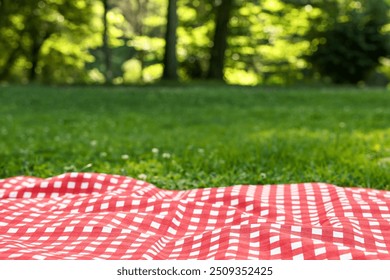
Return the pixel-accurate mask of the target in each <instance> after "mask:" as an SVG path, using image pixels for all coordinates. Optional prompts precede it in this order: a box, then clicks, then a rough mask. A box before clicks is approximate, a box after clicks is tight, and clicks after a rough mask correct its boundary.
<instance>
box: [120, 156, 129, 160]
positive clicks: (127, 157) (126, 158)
mask: <svg viewBox="0 0 390 280" xmlns="http://www.w3.org/2000/svg"><path fill="white" fill-rule="evenodd" d="M121 158H122V159H123V160H128V159H129V158H130V157H129V155H122V156H121Z"/></svg>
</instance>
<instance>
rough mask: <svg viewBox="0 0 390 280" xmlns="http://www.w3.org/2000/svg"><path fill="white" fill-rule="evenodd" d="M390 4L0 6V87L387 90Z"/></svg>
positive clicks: (210, 0) (161, 1)
mask: <svg viewBox="0 0 390 280" xmlns="http://www.w3.org/2000/svg"><path fill="white" fill-rule="evenodd" d="M389 5H390V0H207V1H206V0H177V1H176V0H17V1H14V0H0V84H1V83H3V84H7V83H8V84H17V83H22V84H26V83H37V84H116V85H120V84H146V83H155V82H157V81H160V80H173V81H182V82H186V81H194V80H221V81H225V82H226V83H228V84H240V85H300V84H309V85H310V84H314V85H318V84H321V85H324V84H325V85H326V84H357V85H369V86H387V85H388V84H389V81H390V21H389Z"/></svg>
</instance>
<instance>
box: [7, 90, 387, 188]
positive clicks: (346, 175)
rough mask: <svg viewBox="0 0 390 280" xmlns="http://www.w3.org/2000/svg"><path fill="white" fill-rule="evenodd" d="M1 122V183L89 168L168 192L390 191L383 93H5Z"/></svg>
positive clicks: (323, 91) (377, 91) (179, 91)
mask: <svg viewBox="0 0 390 280" xmlns="http://www.w3.org/2000/svg"><path fill="white" fill-rule="evenodd" d="M0 116H1V118H0V178H6V177H11V176H16V175H22V174H23V175H32V176H38V177H49V176H54V175H58V174H61V173H64V172H70V171H84V172H104V173H111V174H121V175H127V176H132V177H136V178H143V179H145V180H146V181H149V182H151V183H154V184H156V185H157V186H159V187H161V188H167V189H187V188H193V187H212V186H229V185H235V184H274V183H293V182H327V183H333V184H337V185H340V186H363V187H371V188H377V189H390V92H389V91H387V90H385V89H349V88H338V89H335V88H330V89H326V88H322V89H314V88H312V89H300V88H295V89H272V88H249V87H228V86H221V85H208V86H205V85H203V86H202V85H190V86H176V87H175V86H150V87H127V88H125V87H123V88H115V87H113V88H103V87H68V88H67V87H58V88H57V87H38V86H35V87H23V86H9V87H7V86H3V87H0ZM145 175H146V176H145ZM145 177H146V178H145Z"/></svg>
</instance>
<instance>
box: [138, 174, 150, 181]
mask: <svg viewBox="0 0 390 280" xmlns="http://www.w3.org/2000/svg"><path fill="white" fill-rule="evenodd" d="M138 178H139V179H140V180H146V178H148V175H146V174H143V173H142V174H139V175H138Z"/></svg>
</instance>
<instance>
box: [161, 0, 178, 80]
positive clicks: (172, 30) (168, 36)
mask: <svg viewBox="0 0 390 280" xmlns="http://www.w3.org/2000/svg"><path fill="white" fill-rule="evenodd" d="M176 4H177V3H176V0H169V1H168V10H167V27H166V31H165V52H164V62H163V65H164V72H163V77H162V78H163V79H164V80H177V78H178V76H177V57H176V40H177V39H176V30H177V25H178V19H177V5H176Z"/></svg>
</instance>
